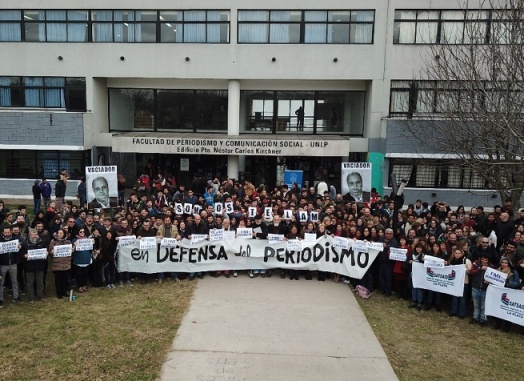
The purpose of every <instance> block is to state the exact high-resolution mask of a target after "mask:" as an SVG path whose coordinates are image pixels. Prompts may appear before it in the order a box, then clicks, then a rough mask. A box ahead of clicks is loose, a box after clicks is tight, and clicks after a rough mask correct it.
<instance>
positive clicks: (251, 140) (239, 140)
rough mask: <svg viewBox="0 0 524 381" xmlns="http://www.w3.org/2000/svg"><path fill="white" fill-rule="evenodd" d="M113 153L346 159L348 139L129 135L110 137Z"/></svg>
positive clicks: (338, 137) (286, 136)
mask: <svg viewBox="0 0 524 381" xmlns="http://www.w3.org/2000/svg"><path fill="white" fill-rule="evenodd" d="M113 151H114V152H140V153H166V154H185V155H188V154H189V155H191V154H193V155H265V156H346V155H348V153H349V138H344V137H340V136H320V135H317V136H307V137H306V136H299V135H277V136H271V137H263V136H260V135H239V136H234V137H233V136H232V137H227V136H226V135H220V136H218V135H217V137H213V136H210V135H205V134H183V135H174V134H168V133H158V134H155V135H153V134H147V133H128V134H122V135H115V136H113Z"/></svg>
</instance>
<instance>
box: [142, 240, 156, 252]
mask: <svg viewBox="0 0 524 381" xmlns="http://www.w3.org/2000/svg"><path fill="white" fill-rule="evenodd" d="M149 249H156V237H142V238H141V239H140V250H149Z"/></svg>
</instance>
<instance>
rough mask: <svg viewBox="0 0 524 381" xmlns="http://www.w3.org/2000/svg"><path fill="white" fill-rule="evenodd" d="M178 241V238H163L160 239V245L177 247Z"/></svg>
mask: <svg viewBox="0 0 524 381" xmlns="http://www.w3.org/2000/svg"><path fill="white" fill-rule="evenodd" d="M177 246H178V241H177V239H176V238H162V241H160V247H177Z"/></svg>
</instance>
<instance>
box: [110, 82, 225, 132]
mask: <svg viewBox="0 0 524 381" xmlns="http://www.w3.org/2000/svg"><path fill="white" fill-rule="evenodd" d="M109 124H110V130H111V131H173V130H177V131H186V132H202V131H215V132H217V131H221V132H225V131H227V91H222V90H150V89H110V90H109Z"/></svg>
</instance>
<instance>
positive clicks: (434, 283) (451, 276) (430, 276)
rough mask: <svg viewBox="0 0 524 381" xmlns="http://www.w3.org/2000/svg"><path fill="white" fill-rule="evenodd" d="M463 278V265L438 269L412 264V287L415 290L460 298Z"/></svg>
mask: <svg viewBox="0 0 524 381" xmlns="http://www.w3.org/2000/svg"><path fill="white" fill-rule="evenodd" d="M465 277H466V268H465V267H464V265H457V266H446V267H444V268H443V269H440V268H430V267H424V265H423V264H422V263H413V287H415V288H423V289H426V290H431V291H436V292H442V293H443V294H449V295H454V296H462V295H463V293H464V278H465Z"/></svg>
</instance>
